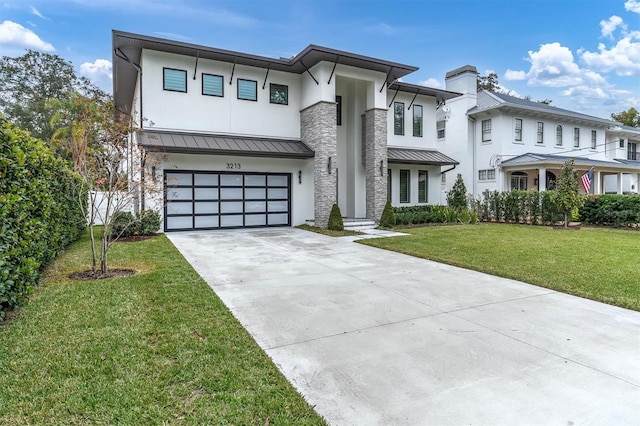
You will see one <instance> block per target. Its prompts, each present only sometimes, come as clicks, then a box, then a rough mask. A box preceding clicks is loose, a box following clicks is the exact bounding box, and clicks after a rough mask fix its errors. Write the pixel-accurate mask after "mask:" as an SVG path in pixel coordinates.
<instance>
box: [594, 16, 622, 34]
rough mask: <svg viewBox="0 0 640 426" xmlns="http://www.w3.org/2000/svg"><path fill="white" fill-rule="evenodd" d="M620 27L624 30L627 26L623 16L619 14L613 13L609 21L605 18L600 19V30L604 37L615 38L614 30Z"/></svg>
mask: <svg viewBox="0 0 640 426" xmlns="http://www.w3.org/2000/svg"><path fill="white" fill-rule="evenodd" d="M618 27H620V28H622V29H623V30H625V29H626V28H627V26H626V25H625V24H624V21H623V20H622V18H621V17H619V16H617V15H612V16H611V17H610V18H609V19H608V20H607V21H605V20H604V19H603V20H602V21H600V32H601V34H602V37H609V38H610V39H612V40H613V32H614V31H615V30H617V29H618Z"/></svg>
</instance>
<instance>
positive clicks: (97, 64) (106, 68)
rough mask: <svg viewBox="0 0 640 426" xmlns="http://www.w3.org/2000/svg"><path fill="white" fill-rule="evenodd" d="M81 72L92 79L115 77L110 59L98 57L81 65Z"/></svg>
mask: <svg viewBox="0 0 640 426" xmlns="http://www.w3.org/2000/svg"><path fill="white" fill-rule="evenodd" d="M80 73H81V74H82V75H84V76H86V77H89V78H90V79H92V80H93V79H101V78H104V77H108V78H109V79H112V78H113V67H112V65H111V61H109V60H108V59H96V60H95V61H94V62H85V63H83V64H82V65H80Z"/></svg>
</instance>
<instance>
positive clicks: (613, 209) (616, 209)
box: [580, 194, 640, 227]
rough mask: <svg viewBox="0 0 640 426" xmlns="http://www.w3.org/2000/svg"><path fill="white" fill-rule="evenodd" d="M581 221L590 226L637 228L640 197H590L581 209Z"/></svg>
mask: <svg viewBox="0 0 640 426" xmlns="http://www.w3.org/2000/svg"><path fill="white" fill-rule="evenodd" d="M580 219H581V220H582V221H583V222H584V223H586V224H589V225H604V226H616V227H619V226H637V225H638V224H640V195H619V194H612V195H589V196H587V198H586V200H585V203H584V205H583V206H582V208H580Z"/></svg>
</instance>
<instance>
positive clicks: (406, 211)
mask: <svg viewBox="0 0 640 426" xmlns="http://www.w3.org/2000/svg"><path fill="white" fill-rule="evenodd" d="M393 212H394V216H395V219H396V220H395V223H396V225H415V224H423V223H450V224H453V223H463V224H472V223H476V222H477V221H478V215H477V214H476V213H475V212H473V211H470V210H467V209H457V208H453V207H450V206H439V205H435V206H431V205H421V206H405V207H394V208H393Z"/></svg>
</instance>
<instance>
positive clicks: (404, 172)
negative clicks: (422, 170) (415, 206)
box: [398, 170, 411, 204]
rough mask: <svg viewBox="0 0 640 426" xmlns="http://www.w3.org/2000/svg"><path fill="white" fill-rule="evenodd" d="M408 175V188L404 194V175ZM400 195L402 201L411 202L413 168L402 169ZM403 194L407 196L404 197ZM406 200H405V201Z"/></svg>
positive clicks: (404, 202)
mask: <svg viewBox="0 0 640 426" xmlns="http://www.w3.org/2000/svg"><path fill="white" fill-rule="evenodd" d="M403 175H404V176H405V177H406V188H405V192H406V193H404V194H403V191H402V176H403ZM398 192H399V195H400V200H399V201H400V202H401V203H403V204H406V203H410V202H411V170H400V190H399V191H398ZM403 195H404V196H405V197H404V198H403ZM403 200H404V201H403Z"/></svg>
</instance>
